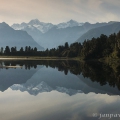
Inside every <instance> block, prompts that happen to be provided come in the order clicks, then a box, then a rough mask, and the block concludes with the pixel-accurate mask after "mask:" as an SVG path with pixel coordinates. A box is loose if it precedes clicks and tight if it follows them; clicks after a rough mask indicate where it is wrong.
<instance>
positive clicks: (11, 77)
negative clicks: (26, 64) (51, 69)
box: [0, 66, 42, 91]
mask: <svg viewBox="0 0 120 120" xmlns="http://www.w3.org/2000/svg"><path fill="white" fill-rule="evenodd" d="M41 67H42V66H41ZM39 69H40V68H39ZM37 70H38V68H37V69H33V68H32V69H31V70H26V69H24V68H22V69H21V68H17V69H14V68H9V69H1V70H0V91H5V90H6V89H7V88H9V87H10V86H12V85H13V84H22V83H25V82H26V81H27V80H28V79H30V78H31V77H32V76H33V75H34V74H35V73H36V71H37Z"/></svg>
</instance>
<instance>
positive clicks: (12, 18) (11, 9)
mask: <svg viewBox="0 0 120 120" xmlns="http://www.w3.org/2000/svg"><path fill="white" fill-rule="evenodd" d="M0 3H1V4H0V17H1V20H2V21H6V22H8V23H10V24H12V23H15V22H23V21H25V22H28V21H30V20H31V19H34V18H38V19H39V20H40V21H43V22H52V23H59V22H64V21H67V20H70V19H74V20H77V21H79V22H86V21H89V22H92V23H93V22H106V21H111V20H119V18H120V17H119V15H120V13H119V11H120V7H119V4H120V1H119V0H114V1H113V0H9V1H8V0H4V1H3V0H0ZM0 22H1V21H0Z"/></svg>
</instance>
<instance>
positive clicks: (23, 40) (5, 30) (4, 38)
mask: <svg viewBox="0 0 120 120" xmlns="http://www.w3.org/2000/svg"><path fill="white" fill-rule="evenodd" d="M6 46H9V47H17V49H18V50H19V49H20V48H21V47H23V48H24V47H25V46H31V47H37V49H38V50H43V49H44V48H43V47H41V46H40V45H38V44H37V43H36V41H34V39H33V38H32V37H31V36H30V35H29V34H28V33H27V32H26V31H22V30H14V29H13V28H11V27H10V26H9V25H8V24H6V23H5V22H3V23H0V47H4V48H5V47H6Z"/></svg>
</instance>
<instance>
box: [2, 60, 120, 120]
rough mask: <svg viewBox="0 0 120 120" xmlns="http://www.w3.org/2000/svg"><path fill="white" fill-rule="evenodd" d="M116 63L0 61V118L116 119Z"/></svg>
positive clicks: (119, 76) (119, 85)
mask: <svg viewBox="0 0 120 120" xmlns="http://www.w3.org/2000/svg"><path fill="white" fill-rule="evenodd" d="M119 90H120V66H119V65H117V66H116V65H114V66H113V65H111V66H110V65H108V64H104V63H101V62H79V61H67V60H66V61H62V60H59V61H57V60H56V61H53V60H51V61H48V60H44V61H42V60H41V61H37V60H36V61H0V119H1V120H98V119H101V120H107V119H113V120H115V119H116V120H119V119H120V91H119Z"/></svg>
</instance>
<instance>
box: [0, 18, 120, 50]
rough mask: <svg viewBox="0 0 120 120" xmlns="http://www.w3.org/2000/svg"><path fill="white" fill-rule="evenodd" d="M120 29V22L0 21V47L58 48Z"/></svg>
mask: <svg viewBox="0 0 120 120" xmlns="http://www.w3.org/2000/svg"><path fill="white" fill-rule="evenodd" d="M119 30H120V22H115V21H111V22H108V23H105V22H104V23H95V24H91V23H89V22H86V23H79V22H77V21H74V20H70V21H68V22H63V23H59V24H57V25H54V24H52V23H44V22H40V21H39V20H38V19H33V20H31V21H30V22H28V23H25V22H23V23H21V24H13V25H12V26H9V25H8V24H6V23H5V22H3V23H0V47H4V48H5V47H6V46H10V47H15V46H16V47H17V49H18V50H19V49H20V47H23V48H24V47H25V46H31V47H37V48H38V50H45V49H47V48H48V49H51V48H57V47H58V46H59V45H64V44H65V42H68V43H69V44H71V43H74V42H81V43H82V42H83V41H84V40H85V39H92V38H93V37H99V36H100V35H101V34H105V35H107V36H108V35H110V34H112V33H117V32H118V31H119Z"/></svg>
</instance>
